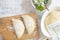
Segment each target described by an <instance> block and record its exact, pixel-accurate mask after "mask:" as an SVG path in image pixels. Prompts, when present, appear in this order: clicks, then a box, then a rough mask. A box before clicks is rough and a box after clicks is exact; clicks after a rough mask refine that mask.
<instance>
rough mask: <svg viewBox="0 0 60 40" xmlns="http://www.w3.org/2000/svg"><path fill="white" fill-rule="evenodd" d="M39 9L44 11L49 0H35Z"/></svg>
mask: <svg viewBox="0 0 60 40" xmlns="http://www.w3.org/2000/svg"><path fill="white" fill-rule="evenodd" d="M33 3H34V5H35V7H36V9H37V10H40V11H43V10H44V9H45V8H46V5H47V3H48V0H33Z"/></svg>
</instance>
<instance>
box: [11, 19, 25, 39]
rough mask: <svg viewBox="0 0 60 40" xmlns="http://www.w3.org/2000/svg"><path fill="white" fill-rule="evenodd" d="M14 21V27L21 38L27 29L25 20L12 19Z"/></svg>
mask: <svg viewBox="0 0 60 40" xmlns="http://www.w3.org/2000/svg"><path fill="white" fill-rule="evenodd" d="M12 22H13V27H14V29H15V32H16V35H17V37H18V38H21V37H22V35H23V34H24V31H25V27H24V24H23V22H22V21H21V20H19V19H12Z"/></svg>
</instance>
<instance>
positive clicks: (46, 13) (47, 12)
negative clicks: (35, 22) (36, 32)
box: [41, 6, 60, 37]
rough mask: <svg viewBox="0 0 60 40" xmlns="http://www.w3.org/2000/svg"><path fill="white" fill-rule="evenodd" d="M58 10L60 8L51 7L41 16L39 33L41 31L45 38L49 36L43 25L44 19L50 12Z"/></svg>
mask: <svg viewBox="0 0 60 40" xmlns="http://www.w3.org/2000/svg"><path fill="white" fill-rule="evenodd" d="M58 8H60V6H59V7H57V6H54V7H52V8H51V9H50V10H49V11H46V12H45V13H44V14H43V16H42V19H41V31H42V33H43V34H44V35H45V36H47V37H51V36H50V35H49V33H48V31H47V30H46V27H45V24H44V21H45V18H46V17H47V16H48V14H49V12H51V11H52V10H56V9H58Z"/></svg>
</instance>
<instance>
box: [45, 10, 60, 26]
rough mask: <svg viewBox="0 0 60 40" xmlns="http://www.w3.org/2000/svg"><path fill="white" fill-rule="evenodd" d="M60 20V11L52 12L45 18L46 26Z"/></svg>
mask: <svg viewBox="0 0 60 40" xmlns="http://www.w3.org/2000/svg"><path fill="white" fill-rule="evenodd" d="M59 20H60V12H59V11H56V10H54V11H51V12H50V13H49V14H48V16H47V17H46V18H45V25H46V26H48V25H49V24H51V23H54V22H56V21H59Z"/></svg>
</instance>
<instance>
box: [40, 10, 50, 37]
mask: <svg viewBox="0 0 60 40" xmlns="http://www.w3.org/2000/svg"><path fill="white" fill-rule="evenodd" d="M48 14H49V11H47V10H46V12H45V13H44V14H43V16H42V19H41V31H42V33H43V34H44V35H45V36H47V37H51V36H50V35H49V33H48V31H47V30H46V28H45V25H44V20H45V18H46V17H47V16H48Z"/></svg>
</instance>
